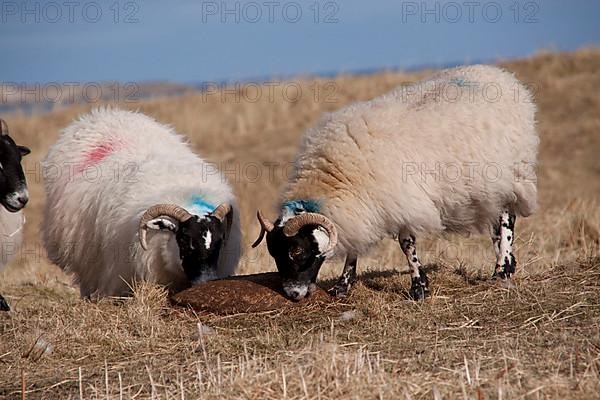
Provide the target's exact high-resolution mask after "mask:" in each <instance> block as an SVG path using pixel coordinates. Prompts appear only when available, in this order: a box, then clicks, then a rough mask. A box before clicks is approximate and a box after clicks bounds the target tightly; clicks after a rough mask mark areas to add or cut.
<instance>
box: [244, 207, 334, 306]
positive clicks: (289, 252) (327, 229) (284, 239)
mask: <svg viewBox="0 0 600 400" xmlns="http://www.w3.org/2000/svg"><path fill="white" fill-rule="evenodd" d="M257 218H258V221H259V223H260V225H261V233H260V236H259V237H258V239H257V240H256V241H255V242H254V244H253V245H252V247H256V246H258V245H259V244H260V242H261V241H262V239H263V237H264V236H265V233H266V235H267V248H268V249H269V253H270V254H271V256H272V257H273V258H274V259H275V264H277V270H278V271H279V274H280V276H281V279H282V282H283V289H284V291H285V293H286V295H287V296H288V297H290V298H291V299H293V300H301V299H302V298H304V297H305V296H306V295H307V294H309V293H310V292H312V290H313V289H314V288H315V287H316V286H315V282H316V280H317V275H318V274H319V270H320V269H321V265H323V262H324V261H325V259H326V258H327V257H329V256H331V255H332V254H333V251H334V250H335V247H336V245H337V229H336V227H335V225H334V224H333V222H331V220H330V219H329V218H327V217H325V216H324V215H322V214H318V213H312V212H306V213H302V214H299V215H296V216H294V217H292V218H289V219H287V220H286V221H285V222H284V223H283V224H282V223H281V221H282V219H281V218H280V219H278V220H277V221H276V223H275V224H273V223H272V222H270V221H269V220H267V219H266V218H265V217H264V216H263V215H262V213H261V212H260V211H258V212H257Z"/></svg>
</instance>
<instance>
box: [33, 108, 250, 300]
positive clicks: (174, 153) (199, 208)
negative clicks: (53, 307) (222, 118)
mask: <svg viewBox="0 0 600 400" xmlns="http://www.w3.org/2000/svg"><path fill="white" fill-rule="evenodd" d="M43 170H44V175H45V182H44V186H45V191H46V195H47V201H46V206H45V211H44V212H45V222H44V226H43V237H44V244H45V246H46V249H47V252H48V256H49V258H50V259H51V260H52V261H53V262H54V263H56V264H57V265H58V266H60V267H61V268H62V269H63V270H65V271H67V272H71V273H72V274H74V276H75V281H76V282H77V283H79V289H80V294H81V296H82V297H84V298H90V297H92V296H93V297H94V298H97V297H105V296H126V295H129V294H130V293H131V289H132V285H133V284H134V283H135V282H139V281H149V282H154V283H157V284H160V285H163V286H165V287H166V288H167V289H168V290H169V291H178V290H180V289H183V288H185V287H188V286H190V285H191V284H194V283H198V282H202V281H206V280H210V279H215V278H218V277H226V276H229V275H231V274H233V272H234V271H235V268H236V266H237V263H238V261H239V258H240V239H241V234H240V222H239V215H238V212H237V205H236V201H235V198H234V195H233V192H232V189H231V188H230V186H229V185H228V184H227V183H226V181H225V179H224V177H223V176H222V175H221V174H220V173H218V172H216V173H213V172H215V169H214V168H212V166H211V165H209V164H208V163H207V162H205V161H204V160H202V159H201V158H199V157H198V156H197V155H195V154H194V153H193V152H192V151H191V149H190V147H189V145H188V144H187V143H185V142H184V140H183V138H182V137H181V136H179V135H178V134H177V133H176V132H175V131H174V130H173V129H172V128H170V127H168V126H166V125H162V124H160V123H159V122H157V121H155V120H154V119H152V118H150V117H148V116H146V115H143V114H141V113H137V112H131V111H123V110H119V109H111V108H100V109H95V110H93V111H91V113H89V114H87V115H84V116H82V117H80V118H79V119H78V120H76V121H75V122H73V123H71V124H70V125H69V126H68V127H67V128H65V129H64V130H63V131H62V133H61V134H60V137H59V138H58V141H57V142H56V143H55V144H54V145H53V146H52V147H51V148H50V150H49V152H48V155H47V156H46V158H45V160H44V162H43ZM65 171H67V172H65Z"/></svg>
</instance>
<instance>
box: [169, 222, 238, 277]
mask: <svg viewBox="0 0 600 400" xmlns="http://www.w3.org/2000/svg"><path fill="white" fill-rule="evenodd" d="M227 225H228V223H227V220H225V221H220V220H219V219H218V218H216V217H213V216H210V215H209V216H206V217H202V218H201V217H198V216H193V217H192V218H190V219H188V220H187V221H185V222H182V223H181V224H180V225H179V229H178V230H177V232H176V233H175V238H176V240H177V245H178V246H179V255H180V257H181V263H182V265H183V270H184V271H185V274H186V276H187V278H188V279H189V280H190V281H191V282H192V283H198V282H204V281H207V280H211V279H215V278H217V277H218V276H217V267H218V261H219V255H220V254H221V251H223V250H222V248H223V245H224V243H225V241H226V240H227V235H228V229H229V227H228V226H227Z"/></svg>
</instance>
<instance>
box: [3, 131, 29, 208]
mask: <svg viewBox="0 0 600 400" xmlns="http://www.w3.org/2000/svg"><path fill="white" fill-rule="evenodd" d="M30 152H31V151H30V150H29V149H28V148H27V147H25V146H18V145H17V144H16V143H15V141H14V140H13V139H12V138H11V137H10V136H9V135H8V125H7V124H6V122H4V120H2V119H0V203H1V204H2V205H3V206H4V208H6V209H7V210H8V211H10V212H17V211H19V210H20V209H22V208H23V207H25V204H27V201H28V200H29V193H28V191H27V182H26V180H25V174H24V173H23V167H22V166H21V160H22V158H23V157H24V156H26V155H27V154H29V153H30Z"/></svg>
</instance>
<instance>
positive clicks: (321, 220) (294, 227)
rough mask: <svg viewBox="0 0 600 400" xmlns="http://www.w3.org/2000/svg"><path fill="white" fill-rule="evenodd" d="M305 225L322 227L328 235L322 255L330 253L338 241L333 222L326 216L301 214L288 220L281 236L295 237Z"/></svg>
mask: <svg viewBox="0 0 600 400" xmlns="http://www.w3.org/2000/svg"><path fill="white" fill-rule="evenodd" d="M305 225H319V226H322V227H323V228H324V229H325V230H326V231H327V234H328V235H329V246H327V249H326V250H325V251H324V253H330V252H331V251H332V250H333V249H334V248H335V246H336V245H337V241H338V234H337V229H336V227H335V225H333V222H331V220H330V219H329V218H327V217H326V216H324V215H322V214H317V213H303V214H300V215H298V216H295V217H293V218H290V219H289V220H288V221H287V223H286V224H285V226H284V227H283V234H284V235H285V236H287V237H291V236H295V235H296V234H297V233H298V231H299V230H300V228H302V227H303V226H305Z"/></svg>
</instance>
